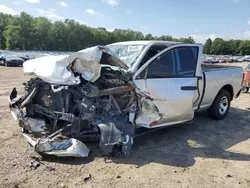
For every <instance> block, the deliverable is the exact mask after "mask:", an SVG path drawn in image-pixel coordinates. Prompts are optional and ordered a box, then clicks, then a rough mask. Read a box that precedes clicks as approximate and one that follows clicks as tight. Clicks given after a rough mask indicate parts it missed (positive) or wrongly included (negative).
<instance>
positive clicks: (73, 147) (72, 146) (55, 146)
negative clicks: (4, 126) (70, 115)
mask: <svg viewBox="0 0 250 188" xmlns="http://www.w3.org/2000/svg"><path fill="white" fill-rule="evenodd" d="M18 100H20V98H18V99H16V98H15V99H12V100H11V99H10V97H9V103H10V111H11V115H12V117H13V118H14V120H16V121H17V122H18V124H19V126H20V127H21V128H22V135H23V137H24V138H25V139H26V140H27V142H28V143H29V144H30V145H31V146H32V147H33V148H34V150H35V151H36V152H38V153H44V154H47V155H54V156H58V157H88V155H89V149H88V147H87V146H86V145H85V144H84V143H82V142H81V141H79V140H77V139H75V138H67V137H63V136H62V135H61V133H62V131H63V129H60V130H58V131H56V132H54V133H53V134H51V135H49V136H46V132H47V130H46V129H47V127H46V123H45V121H44V120H42V119H36V118H31V117H27V116H26V113H25V111H24V109H19V108H17V107H13V105H15V103H16V102H18Z"/></svg>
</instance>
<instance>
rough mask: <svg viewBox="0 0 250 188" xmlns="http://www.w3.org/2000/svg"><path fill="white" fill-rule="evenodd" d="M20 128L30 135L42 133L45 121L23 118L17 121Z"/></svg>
mask: <svg viewBox="0 0 250 188" xmlns="http://www.w3.org/2000/svg"><path fill="white" fill-rule="evenodd" d="M19 125H20V127H22V128H23V129H24V130H26V131H28V132H30V133H42V132H44V131H45V129H46V127H45V121H44V120H43V119H37V118H31V117H25V118H22V119H20V121H19Z"/></svg>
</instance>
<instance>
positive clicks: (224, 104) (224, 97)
mask: <svg viewBox="0 0 250 188" xmlns="http://www.w3.org/2000/svg"><path fill="white" fill-rule="evenodd" d="M230 104H231V96H230V94H229V92H228V91H227V90H224V89H222V90H221V91H220V92H219V94H218V95H217V96H216V98H215V99H214V102H213V104H212V105H211V107H210V108H209V109H208V114H209V116H210V117H211V118H213V119H215V120H221V119H224V118H225V117H226V116H227V114H228V111H229V108H230Z"/></svg>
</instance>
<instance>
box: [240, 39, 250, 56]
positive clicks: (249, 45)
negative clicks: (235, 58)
mask: <svg viewBox="0 0 250 188" xmlns="http://www.w3.org/2000/svg"><path fill="white" fill-rule="evenodd" d="M239 50H240V53H241V54H242V55H250V40H245V41H241V43H240V46H239Z"/></svg>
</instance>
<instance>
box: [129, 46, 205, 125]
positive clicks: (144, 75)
mask: <svg viewBox="0 0 250 188" xmlns="http://www.w3.org/2000/svg"><path fill="white" fill-rule="evenodd" d="M200 49H202V47H201V46H199V45H194V44H178V45H174V46H171V47H169V48H167V49H165V50H163V51H162V52H160V53H159V54H157V55H155V56H154V57H153V58H151V59H150V60H149V61H148V62H146V63H145V64H144V65H143V66H142V67H141V68H140V69H139V70H138V71H137V72H136V74H135V75H134V82H135V84H136V86H137V88H138V89H139V90H140V91H141V92H143V93H144V94H145V95H148V96H150V98H151V99H152V102H153V103H154V104H155V106H156V107H157V108H158V110H159V113H160V115H161V119H160V120H159V121H158V122H157V123H154V124H151V125H146V124H138V125H139V126H144V127H147V128H153V127H160V126H166V125H172V124H178V123H182V122H186V121H189V120H192V119H193V117H194V111H193V106H194V104H195V103H196V102H197V101H198V100H199V94H198V85H197V84H198V76H200V75H199V74H200V69H199V67H200V64H199V63H198V62H199V59H200V56H201V50H200Z"/></svg>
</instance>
